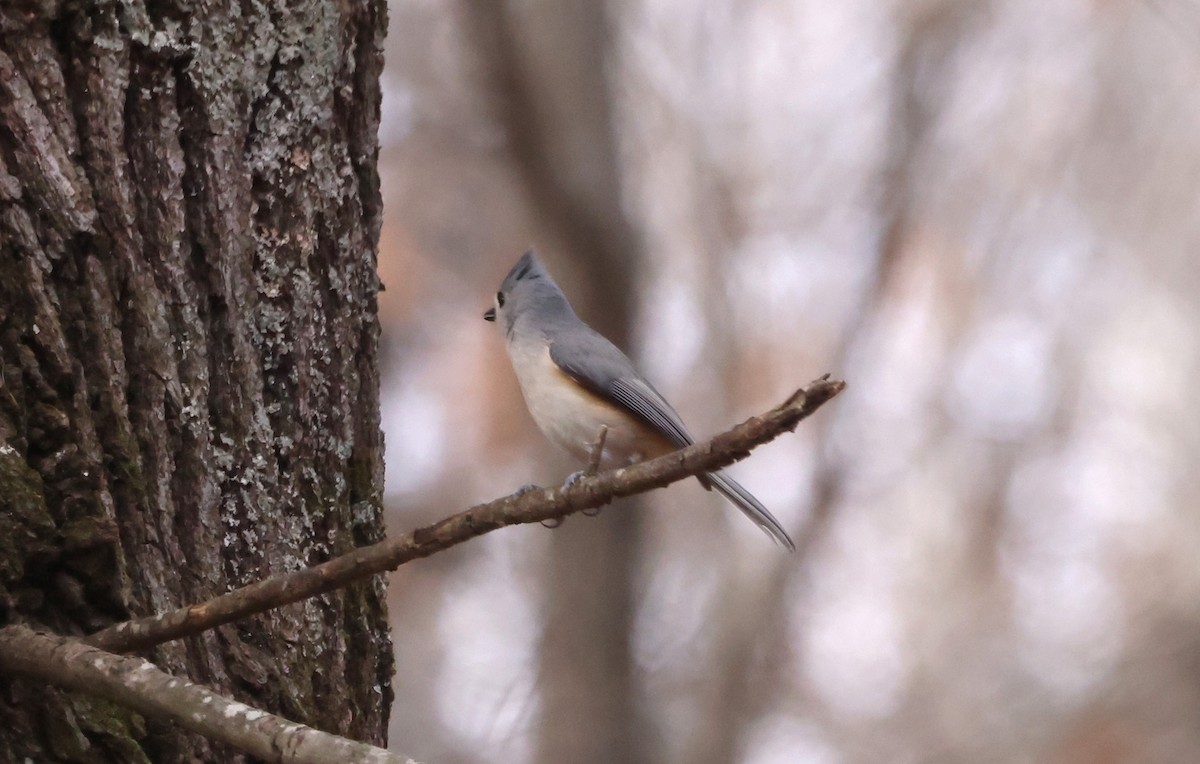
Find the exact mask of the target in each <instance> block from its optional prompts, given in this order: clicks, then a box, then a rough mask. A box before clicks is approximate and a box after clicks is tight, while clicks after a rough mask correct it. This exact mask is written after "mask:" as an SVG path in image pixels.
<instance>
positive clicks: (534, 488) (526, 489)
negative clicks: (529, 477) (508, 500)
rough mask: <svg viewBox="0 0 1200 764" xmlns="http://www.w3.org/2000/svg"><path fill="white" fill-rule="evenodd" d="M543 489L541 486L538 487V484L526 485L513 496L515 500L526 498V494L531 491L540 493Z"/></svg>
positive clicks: (514, 492) (513, 493)
mask: <svg viewBox="0 0 1200 764" xmlns="http://www.w3.org/2000/svg"><path fill="white" fill-rule="evenodd" d="M541 489H542V487H541V486H540V485H538V484H537V483H526V484H525V485H523V486H521V487H520V488H518V489H517V490H515V491H513V492H512V496H513V498H514V499H519V498H520V497H522V496H524V495H525V494H527V493H529V492H530V491H540V490H541Z"/></svg>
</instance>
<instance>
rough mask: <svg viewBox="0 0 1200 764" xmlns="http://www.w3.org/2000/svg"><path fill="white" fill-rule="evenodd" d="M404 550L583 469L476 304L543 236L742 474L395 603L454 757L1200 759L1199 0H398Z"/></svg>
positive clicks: (408, 666) (396, 459)
mask: <svg viewBox="0 0 1200 764" xmlns="http://www.w3.org/2000/svg"><path fill="white" fill-rule="evenodd" d="M387 45H388V50H387V69H386V71H385V73H384V83H383V87H384V113H383V124H382V134H381V139H382V144H383V153H382V155H381V161H380V172H381V174H382V178H383V186H384V195H385V200H386V210H387V218H386V220H385V223H384V229H383V241H382V244H381V265H380V267H381V270H382V275H383V279H384V282H385V283H386V284H387V286H388V288H389V291H388V292H386V293H385V294H384V295H383V296H382V297H383V302H382V305H381V308H382V310H383V311H384V320H385V322H386V329H385V343H386V347H385V353H386V357H385V368H386V371H387V374H388V376H387V377H386V379H385V382H384V386H385V387H384V391H383V406H384V411H383V418H384V426H385V429H386V434H387V473H388V478H387V480H388V483H387V491H388V496H389V506H390V511H391V517H390V518H389V522H390V523H392V525H393V527H394V528H410V527H413V526H414V525H416V524H418V523H421V522H425V521H429V520H432V519H435V518H438V517H441V516H443V515H445V514H448V513H449V512H451V511H454V510H457V509H460V508H462V507H464V506H466V505H468V504H470V503H472V502H476V501H480V500H484V499H487V498H491V497H494V496H496V495H499V494H503V493H507V492H509V491H511V490H513V489H515V488H516V487H517V486H518V485H520V484H522V483H526V482H531V481H532V482H540V483H543V484H557V482H559V481H561V479H562V478H563V477H564V476H565V475H566V474H567V472H569V471H570V470H571V469H574V468H575V465H571V464H569V463H568V462H567V461H566V460H565V459H564V458H563V457H560V456H559V455H557V454H555V453H553V452H552V450H551V448H550V446H548V445H547V444H545V443H544V442H543V440H542V438H541V436H540V434H539V433H537V432H536V430H535V428H534V426H533V424H532V422H531V420H530V419H529V417H528V415H527V414H526V412H525V410H524V406H523V404H522V402H521V399H520V394H519V392H518V390H517V387H516V384H515V380H514V378H513V375H512V373H511V370H510V369H509V366H508V361H507V359H506V357H505V356H504V350H503V343H502V340H501V338H500V337H499V336H498V334H497V333H496V331H495V327H494V326H493V325H490V324H487V323H485V322H484V321H483V320H482V319H481V313H482V312H483V310H484V309H485V308H486V307H488V305H489V304H490V302H491V299H492V294H493V293H494V291H495V289H496V286H497V285H498V284H499V282H500V280H501V278H502V277H503V276H504V273H505V272H506V271H507V269H508V267H509V266H510V265H511V263H512V262H513V261H514V260H515V259H516V257H517V256H518V255H519V254H520V253H521V252H522V251H523V250H524V249H525V248H526V247H528V246H530V245H534V246H536V247H538V249H539V251H541V253H542V254H543V256H544V259H545V260H546V261H547V263H548V265H549V267H550V268H551V270H552V271H553V272H554V273H555V274H556V275H557V276H558V280H559V281H560V283H561V284H562V286H563V287H564V289H565V290H566V292H567V293H568V295H569V296H570V297H571V298H572V299H573V300H574V301H575V303H576V307H577V308H578V309H579V311H580V313H581V314H582V315H583V317H584V318H585V319H586V320H588V321H589V322H591V323H592V324H593V325H595V326H597V327H598V328H602V329H603V330H604V331H606V332H607V333H608V334H609V335H610V336H612V337H613V338H614V339H616V340H618V341H619V343H620V344H623V345H624V346H625V347H626V349H627V350H629V351H630V353H631V355H633V356H634V357H635V358H637V359H639V361H640V363H641V364H642V366H643V370H644V371H645V372H646V373H647V375H648V376H649V377H650V378H651V379H652V380H653V381H654V382H655V383H656V385H657V386H659V387H660V388H661V389H662V390H663V392H664V393H665V394H666V395H667V396H668V397H669V398H670V399H671V400H672V401H673V402H674V403H675V405H676V406H677V408H678V409H679V410H680V412H681V413H682V414H683V416H684V418H685V419H686V420H687V421H688V422H689V423H690V425H691V427H692V429H693V430H694V431H695V432H696V434H697V435H699V436H707V435H709V434H712V433H714V432H716V431H718V430H720V429H723V428H724V427H725V426H727V425H730V424H732V423H734V422H735V421H739V420H740V419H741V418H744V417H745V416H746V415H749V414H752V413H755V412H756V411H757V410H758V409H761V408H764V407H766V406H767V405H769V404H772V403H775V402H777V401H778V400H780V399H781V398H782V397H783V396H785V395H786V394H787V393H789V392H790V391H791V390H792V389H794V388H795V387H796V386H798V385H800V384H802V383H804V382H806V381H807V380H809V379H811V378H813V377H815V376H817V375H819V374H821V373H823V372H826V371H832V372H834V373H835V374H836V375H838V376H841V377H844V378H845V379H846V380H848V381H849V382H850V389H849V390H848V393H847V394H846V395H844V396H842V397H841V398H840V399H839V400H838V401H836V402H835V403H834V404H833V405H831V406H830V407H828V408H827V409H826V410H825V411H824V412H822V413H821V415H820V416H818V417H816V418H815V419H814V420H812V421H810V422H806V423H805V425H803V426H802V427H801V428H800V430H799V431H798V432H797V433H796V434H795V435H794V436H790V437H786V438H784V439H782V440H780V441H778V442H776V443H774V444H772V445H770V446H768V447H765V448H763V449H761V450H759V451H757V452H756V453H755V455H754V457H753V458H751V459H750V460H748V461H746V462H744V463H742V464H740V465H738V466H737V467H735V468H734V469H733V470H732V471H733V472H734V473H735V474H736V475H738V477H739V478H740V479H741V480H743V482H744V483H745V484H746V485H747V486H749V487H750V488H751V489H752V490H753V491H754V492H755V493H756V494H757V495H758V496H759V497H760V498H761V499H762V500H763V501H764V503H766V504H767V505H768V506H769V507H771V508H772V510H773V511H774V512H775V513H776V514H777V515H778V516H779V518H780V519H781V520H782V521H783V522H784V524H785V525H786V526H787V527H788V528H789V529H791V530H792V531H793V533H794V535H795V536H796V538H797V542H798V543H799V545H800V547H801V549H800V552H799V553H798V554H796V555H788V554H786V553H784V552H783V551H781V550H780V549H778V548H776V547H774V546H772V545H771V544H770V542H769V541H768V540H767V539H766V538H765V537H764V536H763V535H762V534H761V533H759V532H758V531H757V530H756V529H755V528H754V527H753V526H752V525H751V524H750V523H747V522H746V521H745V520H744V518H742V517H740V516H739V515H738V513H737V512H736V511H734V510H733V509H732V508H731V507H729V506H727V505H724V504H722V502H721V501H720V500H719V498H717V497H714V496H712V495H709V494H706V493H705V492H703V491H702V490H701V489H700V488H699V487H698V486H697V485H695V483H688V484H682V485H679V486H676V487H673V488H671V489H670V490H667V491H660V492H656V493H655V494H653V495H651V496H650V497H647V499H646V501H645V505H646V506H644V507H642V508H640V509H638V510H636V511H632V510H630V509H628V508H621V507H613V508H609V509H607V510H605V511H604V512H603V513H602V514H601V515H600V516H599V517H597V518H583V517H576V518H572V519H570V520H569V521H568V522H567V523H566V524H565V525H564V527H562V528H560V529H558V530H555V531H549V530H543V529H540V528H536V527H535V528H525V529H520V530H514V531H505V532H502V533H498V534H493V535H492V536H489V537H488V538H486V539H484V540H482V541H479V542H475V543H473V544H470V545H467V546H466V547H464V548H462V549H458V550H455V551H452V552H450V553H447V554H443V555H439V556H438V557H437V558H436V559H432V560H429V561H425V562H419V563H416V564H414V565H411V566H405V568H404V569H403V570H401V571H400V572H399V573H398V574H396V575H395V576H394V578H393V585H392V587H391V594H390V597H391V603H390V606H391V613H392V618H393V619H394V626H393V628H394V638H395V643H396V655H397V660H398V669H397V681H396V702H395V706H394V710H393V718H392V733H391V734H392V740H393V744H394V745H396V746H398V747H399V748H402V749H403V750H404V751H405V752H407V753H410V754H412V755H414V756H417V757H418V758H421V759H423V760H429V761H438V762H485V761H487V762H495V761H503V762H516V763H519V762H541V763H543V764H552V763H553V764H558V763H559V762H564V761H569V762H572V764H586V763H587V762H600V761H605V762H613V761H622V762H642V761H645V762H705V763H707V762H712V763H713V764H716V763H717V762H747V763H749V764H772V763H775V762H778V763H780V764H783V763H784V762H787V763H792V762H814V763H816V762H819V763H820V764H831V763H835V762H878V761H889V762H924V761H947V762H949V761H972V762H1009V761H1038V762H1063V763H1064V764H1065V763H1068V762H1079V763H1080V764H1084V763H1087V764H1091V763H1093V762H1125V761H1137V762H1180V761H1200V723H1197V721H1196V720H1197V719H1200V511H1198V507H1200V503H1198V496H1197V493H1198V490H1200V489H1198V488H1197V483H1196V480H1195V478H1194V477H1189V476H1192V475H1194V474H1196V473H1195V472H1194V470H1196V469H1197V468H1200V464H1198V463H1197V461H1198V460H1197V455H1198V454H1200V416H1197V415H1196V413H1195V412H1194V410H1193V409H1189V408H1188V405H1189V404H1188V403H1187V401H1188V398H1187V396H1188V395H1189V394H1190V393H1189V391H1194V389H1195V380H1196V379H1197V377H1198V375H1200V346H1198V343H1197V338H1198V332H1197V328H1198V327H1200V299H1198V296H1200V263H1198V262H1197V251H1198V249H1200V198H1198V197H1200V193H1198V189H1200V6H1197V5H1195V4H1194V3H1192V2H1187V1H1185V0H1113V1H1112V2H1096V1H1095V0H1092V1H1090V2H1089V1H1086V0H1056V1H1055V2H1042V0H975V1H973V2H954V1H953V0H893V1H892V2H877V1H876V0H848V1H847V2H844V3H825V2H817V1H816V0H791V1H789V2H779V1H778V0H750V1H749V2H733V1H732V0H714V2H705V3H689V2H681V1H680V0H625V1H624V2H615V1H614V2H609V3H598V2H596V3H593V2H589V1H588V0H571V1H570V2H555V3H551V2H534V1H533V0H508V1H507V2H497V3H489V2H472V1H467V0H464V1H463V2H457V3H453V2H452V3H434V2H427V1H423V0H410V1H409V2H401V1H400V0H394V2H393V3H392V7H391V30H390V33H389V37H388V42H387Z"/></svg>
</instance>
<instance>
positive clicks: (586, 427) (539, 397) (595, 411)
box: [508, 343, 670, 469]
mask: <svg viewBox="0 0 1200 764" xmlns="http://www.w3.org/2000/svg"><path fill="white" fill-rule="evenodd" d="M508 352H509V357H510V359H511V360H512V365H513V369H514V370H515V371H516V374H517V381H518V382H519V383H520V385H521V393H522V395H524V397H525V405H526V406H527V407H528V408H529V413H530V414H531V415H532V416H533V421H534V422H536V423H537V426H538V428H539V429H541V431H542V432H543V433H544V434H545V435H546V437H547V438H549V439H550V441H551V442H553V443H554V444H556V445H558V446H559V447H560V448H563V449H565V450H566V451H567V452H568V453H570V454H571V455H572V456H574V457H575V458H577V459H579V460H580V461H585V460H587V458H588V456H589V454H590V453H591V450H592V444H593V443H595V442H596V438H597V437H598V436H599V434H600V428H601V427H603V426H607V427H608V434H607V435H606V437H605V448H604V458H603V460H602V462H601V466H602V467H603V468H605V469H608V468H611V467H616V466H622V465H625V464H629V463H632V462H636V461H640V460H642V459H646V458H650V457H653V456H658V455H659V454H661V453H665V452H667V451H669V450H670V446H669V445H668V444H667V443H666V442H665V441H664V440H663V438H661V437H660V436H658V435H656V434H655V433H654V432H653V431H652V430H650V429H649V428H648V427H646V426H645V425H644V424H643V423H641V422H640V421H639V420H637V419H635V418H634V417H633V416H632V415H631V414H629V413H627V412H625V411H624V410H623V409H620V408H619V407H617V406H616V405H615V404H612V403H609V402H608V401H606V400H604V399H603V398H601V397H599V396H597V395H595V394H593V393H591V392H588V391H587V390H585V389H583V388H582V387H580V386H579V384H578V383H577V382H575V380H573V379H571V377H569V376H568V375H567V374H566V373H564V372H563V371H562V369H560V368H558V365H557V364H555V363H554V361H553V360H552V359H551V358H550V348H549V346H548V345H545V344H542V343H537V344H533V343H530V344H516V343H513V344H510V345H509V346H508Z"/></svg>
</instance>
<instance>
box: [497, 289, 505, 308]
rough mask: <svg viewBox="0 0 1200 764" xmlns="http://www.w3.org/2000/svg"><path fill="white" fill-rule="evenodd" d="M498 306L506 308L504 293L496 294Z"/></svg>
mask: <svg viewBox="0 0 1200 764" xmlns="http://www.w3.org/2000/svg"><path fill="white" fill-rule="evenodd" d="M496 304H497V305H499V306H500V307H501V308H503V307H504V292H496Z"/></svg>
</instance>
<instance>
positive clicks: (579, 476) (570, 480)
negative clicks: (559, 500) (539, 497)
mask: <svg viewBox="0 0 1200 764" xmlns="http://www.w3.org/2000/svg"><path fill="white" fill-rule="evenodd" d="M587 476H588V474H587V470H579V471H578V472H572V473H571V474H570V475H567V479H566V480H564V481H563V484H562V490H564V491H565V490H567V489H568V488H570V487H571V486H573V485H575V484H576V483H578V482H579V481H580V480H583V479H584V478H585V477H587Z"/></svg>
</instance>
